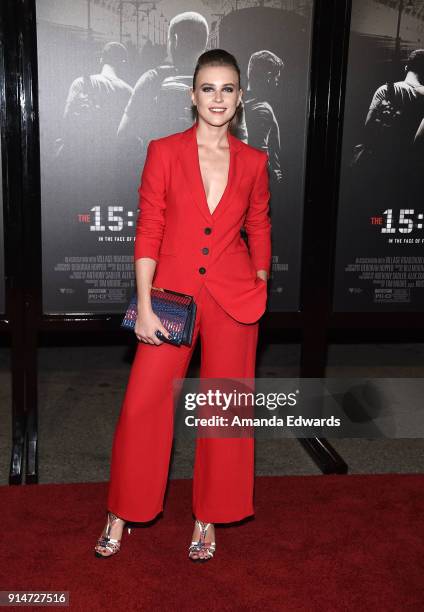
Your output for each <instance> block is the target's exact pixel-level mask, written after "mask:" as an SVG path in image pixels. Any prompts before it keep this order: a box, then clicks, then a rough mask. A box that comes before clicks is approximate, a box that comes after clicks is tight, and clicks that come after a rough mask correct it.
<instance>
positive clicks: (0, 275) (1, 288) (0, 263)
mask: <svg viewBox="0 0 424 612" xmlns="http://www.w3.org/2000/svg"><path fill="white" fill-rule="evenodd" d="M2 169H3V163H2V154H1V146H0V312H5V310H6V303H5V302H6V296H5V291H6V286H5V268H4V218H3V214H4V213H3V172H2Z"/></svg>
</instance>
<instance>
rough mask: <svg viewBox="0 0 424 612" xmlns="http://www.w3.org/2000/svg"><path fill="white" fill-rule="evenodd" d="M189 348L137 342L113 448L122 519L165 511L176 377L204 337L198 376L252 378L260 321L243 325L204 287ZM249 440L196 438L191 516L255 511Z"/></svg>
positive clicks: (112, 505) (216, 519) (235, 516)
mask: <svg viewBox="0 0 424 612" xmlns="http://www.w3.org/2000/svg"><path fill="white" fill-rule="evenodd" d="M195 300H196V303H197V316H196V324H195V329H194V334H193V342H192V345H191V347H187V346H181V347H176V346H173V345H171V344H168V343H166V342H164V343H163V344H161V345H159V346H158V345H151V344H146V343H145V342H140V343H139V345H138V347H137V352H136V356H135V359H134V362H133V365H132V368H131V372H130V376H129V381H128V385H127V388H126V392H125V396H124V401H123V405H122V408H121V413H120V416H119V420H118V423H117V426H116V429H115V435H114V440H113V447H112V457H111V469H110V484H109V493H108V501H107V506H108V509H109V510H110V511H112V512H114V513H115V514H117V515H118V516H119V517H121V518H122V519H124V520H127V521H134V522H139V521H140V522H144V521H150V520H152V519H153V518H155V516H156V515H157V514H158V513H159V512H161V511H162V510H163V499H164V495H165V489H166V484H167V479H168V472H169V463H170V454H171V449H172V442H173V434H174V432H173V428H174V387H173V379H174V378H184V377H185V375H186V372H187V369H188V366H189V363H190V358H191V355H192V353H193V349H194V347H195V344H196V341H197V339H198V336H199V334H200V338H201V368H200V378H250V379H252V378H254V376H255V362H256V349H257V340H258V327H259V323H258V322H255V323H241V322H239V321H236V320H235V319H233V318H232V317H231V316H230V315H229V314H227V313H226V311H225V310H224V309H223V308H222V307H221V306H220V305H219V304H218V303H217V302H216V300H215V299H214V298H213V296H212V295H211V294H210V292H209V291H208V289H207V287H206V285H203V286H202V288H201V289H200V291H199V293H198V295H197V296H195ZM253 491H254V438H253V437H244V438H243V437H239V438H229V437H225V438H224V437H221V438H218V437H213V438H212V437H210V438H206V437H205V438H197V440H196V452H195V465H194V473H193V513H194V516H195V517H196V518H198V519H199V520H201V521H205V522H210V523H229V522H233V521H239V520H241V519H243V518H244V517H246V516H249V515H252V514H253V513H254V509H253Z"/></svg>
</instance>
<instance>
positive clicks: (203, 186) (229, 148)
mask: <svg viewBox="0 0 424 612" xmlns="http://www.w3.org/2000/svg"><path fill="white" fill-rule="evenodd" d="M227 141H228V150H229V155H230V161H229V164H228V172H227V182H226V185H225V189H224V191H223V192H222V195H221V197H220V198H219V201H218V204H217V205H216V206H215V208H214V210H213V212H212V211H211V209H210V206H209V202H208V198H207V196H206V189H205V185H204V183H203V177H202V170H201V168H200V156H199V145H198V144H197V129H196V130H195V133H194V142H195V145H196V160H197V172H198V177H199V179H200V184H201V187H202V194H203V198H204V201H205V203H206V206H207V208H208V211H209V214H210V215H211V217H213V215H214V214H215V213H216V211H217V210H218V208H219V206H220V205H221V202H222V201H223V200H224V197H225V196H226V194H227V191H228V188H229V184H230V179H231V171H232V168H233V151H232V147H231V142H230V138H229V135H228V132H227Z"/></svg>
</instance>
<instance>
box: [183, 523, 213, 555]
mask: <svg viewBox="0 0 424 612" xmlns="http://www.w3.org/2000/svg"><path fill="white" fill-rule="evenodd" d="M196 525H197V526H198V527H199V529H200V536H199V539H198V540H197V542H195V541H194V542H192V543H191V544H190V546H189V549H188V551H189V552H188V556H189V559H191V560H192V561H199V562H200V561H202V562H203V561H209V559H212V557H213V556H214V553H215V550H216V544H215V542H205V537H206V532H207V530H208V529H209V527H210V526H211V525H212V523H203V522H202V521H199V520H198V519H196ZM199 552H203V553H206V556H203V557H200V556H199ZM194 555H197V556H196V557H195V556H194Z"/></svg>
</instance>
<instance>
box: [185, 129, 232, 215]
mask: <svg viewBox="0 0 424 612" xmlns="http://www.w3.org/2000/svg"><path fill="white" fill-rule="evenodd" d="M196 130H197V123H196V122H195V123H194V124H193V125H192V126H191V127H190V128H188V129H187V130H185V131H184V132H182V138H181V147H180V150H179V152H178V158H179V161H180V164H181V167H182V169H183V172H184V176H185V179H186V181H187V185H188V186H189V189H188V191H189V192H190V193H191V194H192V196H193V199H194V201H195V204H196V205H197V206H198V208H199V210H200V212H201V213H202V214H203V216H204V217H205V219H206V221H208V223H210V222H211V221H215V220H216V219H218V218H219V217H220V215H222V213H223V211H225V210H226V208H227V207H228V205H229V203H230V202H231V198H232V195H233V194H235V193H237V187H238V184H239V182H240V179H241V176H242V170H243V168H242V165H241V160H240V158H239V156H238V155H237V154H238V152H239V151H240V149H241V148H242V146H243V145H242V143H241V141H240V140H239V139H238V138H236V137H235V136H233V135H232V134H231V133H230V132H227V135H228V143H229V146H230V168H229V173H228V181H227V186H226V188H225V191H224V193H223V194H222V197H221V200H220V202H219V204H218V206H217V207H216V208H215V210H214V212H213V214H211V212H210V210H209V207H208V202H207V199H206V194H205V189H204V187H203V181H202V175H201V172H200V164H199V153H198V148H197V139H196Z"/></svg>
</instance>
